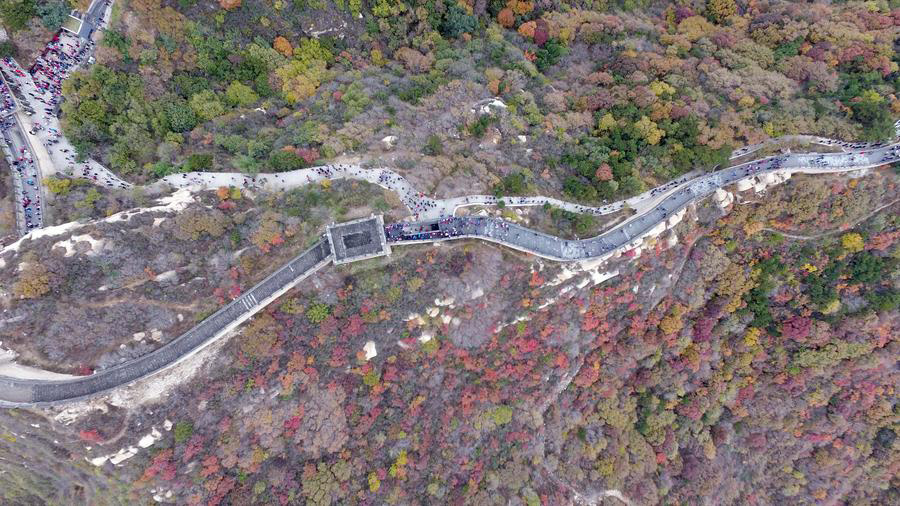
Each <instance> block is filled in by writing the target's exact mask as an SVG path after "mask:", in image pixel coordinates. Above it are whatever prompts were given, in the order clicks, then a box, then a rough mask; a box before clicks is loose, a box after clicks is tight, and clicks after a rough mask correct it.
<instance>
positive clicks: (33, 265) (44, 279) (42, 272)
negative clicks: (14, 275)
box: [12, 259, 50, 299]
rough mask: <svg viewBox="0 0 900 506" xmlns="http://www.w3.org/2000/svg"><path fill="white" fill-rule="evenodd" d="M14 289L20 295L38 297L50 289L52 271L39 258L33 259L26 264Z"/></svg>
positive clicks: (29, 297) (30, 297)
mask: <svg viewBox="0 0 900 506" xmlns="http://www.w3.org/2000/svg"><path fill="white" fill-rule="evenodd" d="M12 290H13V293H14V294H15V295H17V296H18V297H22V298H25V299H36V298H38V297H40V296H42V295H44V294H46V293H47V292H49V291H50V273H49V272H47V268H46V267H44V265H43V264H41V263H40V262H39V261H37V259H32V260H31V261H29V262H28V263H26V264H25V267H24V268H23V269H22V272H21V273H20V274H19V279H18V280H16V283H15V284H14V285H13V287H12Z"/></svg>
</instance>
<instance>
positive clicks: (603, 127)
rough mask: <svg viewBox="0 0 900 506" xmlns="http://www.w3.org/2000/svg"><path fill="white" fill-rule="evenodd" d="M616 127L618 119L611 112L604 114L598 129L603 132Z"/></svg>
mask: <svg viewBox="0 0 900 506" xmlns="http://www.w3.org/2000/svg"><path fill="white" fill-rule="evenodd" d="M614 126H616V118H614V117H613V115H612V113H609V112H608V113H606V114H604V115H603V117H602V118H600V121H599V122H598V123H597V128H598V129H600V131H601V132H605V131H607V130H611V129H612V128H613V127H614Z"/></svg>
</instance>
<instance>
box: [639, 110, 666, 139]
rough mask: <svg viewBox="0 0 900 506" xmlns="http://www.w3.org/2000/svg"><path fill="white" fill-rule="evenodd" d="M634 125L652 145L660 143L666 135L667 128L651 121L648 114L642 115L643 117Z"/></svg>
mask: <svg viewBox="0 0 900 506" xmlns="http://www.w3.org/2000/svg"><path fill="white" fill-rule="evenodd" d="M634 127H635V128H636V129H637V131H638V132H640V134H641V136H642V137H643V138H644V140H645V141H647V144H650V145H651V146H655V145H657V144H659V141H660V139H662V137H663V136H664V135H666V132H665V130H662V129H660V128H659V127H657V126H656V123H654V122H653V121H651V120H650V118H648V117H647V116H641V119H640V120H638V121H637V122H636V123H635V124H634Z"/></svg>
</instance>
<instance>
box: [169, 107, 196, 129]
mask: <svg viewBox="0 0 900 506" xmlns="http://www.w3.org/2000/svg"><path fill="white" fill-rule="evenodd" d="M164 111H165V116H166V120H167V121H168V122H169V129H170V130H172V131H173V132H177V133H182V132H189V131H191V130H193V129H194V127H195V126H197V115H196V114H194V110H193V109H191V107H190V106H188V104H187V103H186V102H170V103H168V104H166V106H165V107H164Z"/></svg>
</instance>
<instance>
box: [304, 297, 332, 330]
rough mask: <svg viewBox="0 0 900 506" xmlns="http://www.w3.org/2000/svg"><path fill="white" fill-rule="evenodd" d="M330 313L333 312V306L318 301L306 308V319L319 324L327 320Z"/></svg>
mask: <svg viewBox="0 0 900 506" xmlns="http://www.w3.org/2000/svg"><path fill="white" fill-rule="evenodd" d="M329 314H331V307H330V306H329V305H328V304H325V303H322V302H317V303H315V304H313V305H311V306H309V309H307V310H306V319H307V320H309V323H312V324H313V325H318V324H320V323H322V322H323V321H325V318H328V315H329Z"/></svg>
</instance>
